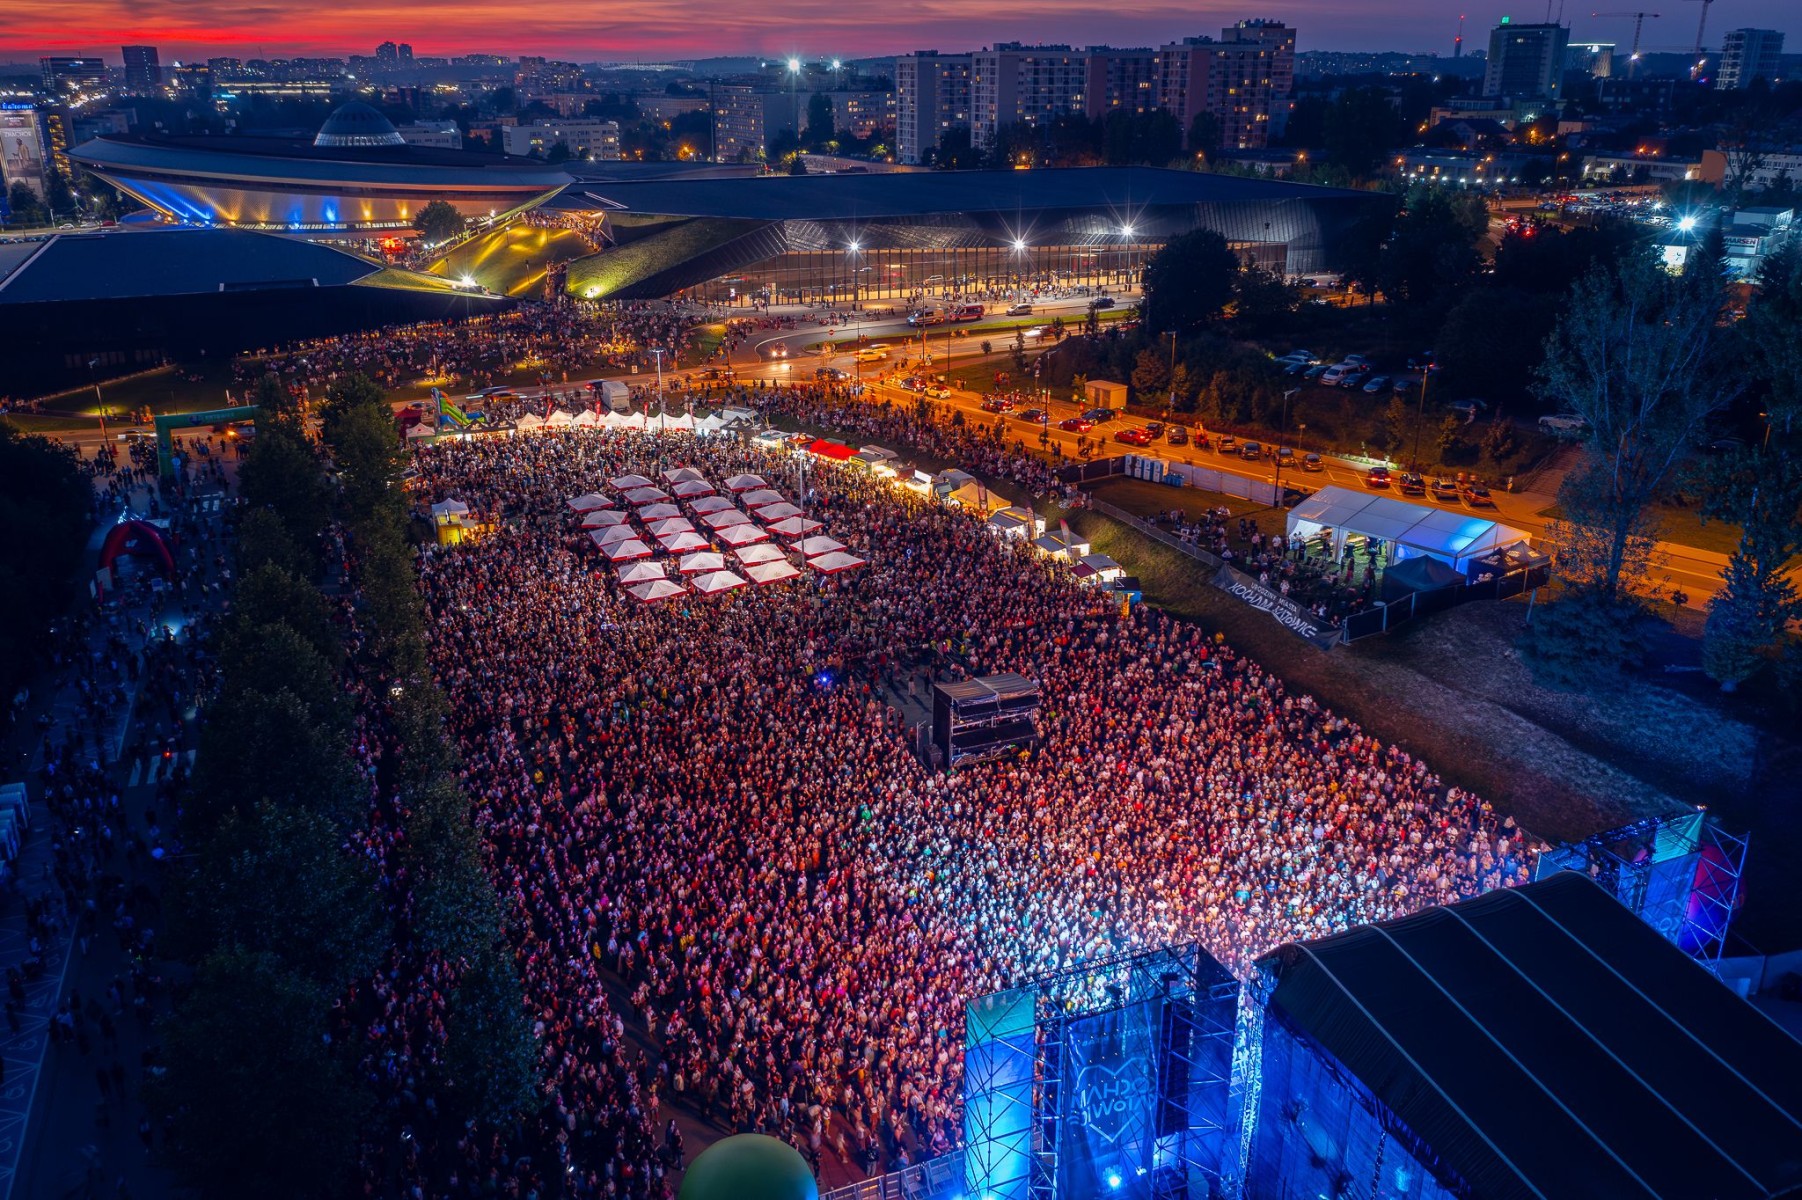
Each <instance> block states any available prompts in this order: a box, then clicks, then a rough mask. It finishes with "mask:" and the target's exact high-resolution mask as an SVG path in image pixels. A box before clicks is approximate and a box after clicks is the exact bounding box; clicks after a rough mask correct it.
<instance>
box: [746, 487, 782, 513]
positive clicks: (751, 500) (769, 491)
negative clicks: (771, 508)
mask: <svg viewBox="0 0 1802 1200" xmlns="http://www.w3.org/2000/svg"><path fill="white" fill-rule="evenodd" d="M738 499H739V502H740V503H741V504H743V505H744V506H745V507H746V508H763V507H765V506H766V505H770V504H781V503H782V493H781V492H779V491H777V490H776V489H775V488H757V489H755V490H753V491H749V492H746V493H745V494H744V495H742V496H740V497H739V498H738Z"/></svg>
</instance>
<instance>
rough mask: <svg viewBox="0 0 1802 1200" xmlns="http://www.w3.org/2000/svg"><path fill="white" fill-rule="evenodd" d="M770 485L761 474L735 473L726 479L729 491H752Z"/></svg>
mask: <svg viewBox="0 0 1802 1200" xmlns="http://www.w3.org/2000/svg"><path fill="white" fill-rule="evenodd" d="M768 486H769V484H767V483H765V482H764V481H763V476H761V475H734V476H733V477H732V478H730V479H728V480H726V490H727V491H729V492H750V491H755V490H756V489H758V488H760V487H768Z"/></svg>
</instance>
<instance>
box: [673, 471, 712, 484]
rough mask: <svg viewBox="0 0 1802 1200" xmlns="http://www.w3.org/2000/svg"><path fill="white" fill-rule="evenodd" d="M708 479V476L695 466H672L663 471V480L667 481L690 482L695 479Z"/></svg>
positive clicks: (703, 480)
mask: <svg viewBox="0 0 1802 1200" xmlns="http://www.w3.org/2000/svg"><path fill="white" fill-rule="evenodd" d="M706 479H707V476H705V475H703V474H701V473H700V472H699V471H697V470H695V469H694V468H693V467H671V468H670V469H669V470H667V471H665V472H663V482H665V483H689V482H692V481H695V480H700V481H702V482H705V481H706Z"/></svg>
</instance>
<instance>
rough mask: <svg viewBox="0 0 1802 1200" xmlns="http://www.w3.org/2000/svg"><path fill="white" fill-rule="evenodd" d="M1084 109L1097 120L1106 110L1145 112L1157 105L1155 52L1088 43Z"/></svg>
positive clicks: (1092, 118) (1103, 115)
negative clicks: (1087, 76)
mask: <svg viewBox="0 0 1802 1200" xmlns="http://www.w3.org/2000/svg"><path fill="white" fill-rule="evenodd" d="M1088 67H1089V82H1088V84H1087V85H1086V86H1085V87H1084V89H1083V99H1084V101H1085V111H1086V112H1087V113H1088V114H1089V118H1090V120H1094V121H1100V120H1103V119H1105V118H1106V117H1107V115H1108V114H1109V113H1113V112H1125V113H1148V112H1151V111H1152V110H1154V109H1155V108H1157V105H1158V73H1157V52H1156V51H1154V50H1151V49H1137V50H1116V49H1114V48H1113V47H1111V46H1090V47H1089V50H1088Z"/></svg>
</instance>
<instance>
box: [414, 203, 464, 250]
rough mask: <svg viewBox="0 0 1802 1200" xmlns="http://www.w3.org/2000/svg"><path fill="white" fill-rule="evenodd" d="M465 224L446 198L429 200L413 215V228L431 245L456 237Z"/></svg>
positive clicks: (454, 206) (461, 216)
mask: <svg viewBox="0 0 1802 1200" xmlns="http://www.w3.org/2000/svg"><path fill="white" fill-rule="evenodd" d="M467 225H468V222H467V221H465V220H464V219H463V214H462V213H460V212H458V211H457V206H456V205H454V204H452V203H450V202H449V201H448V200H432V201H429V202H428V203H427V204H426V205H425V206H424V207H423V208H421V209H420V210H419V211H418V212H417V213H415V214H414V216H413V228H414V229H417V230H418V231H419V236H420V237H422V238H424V239H425V240H426V242H427V243H429V244H432V245H437V244H438V243H440V242H448V241H450V240H451V239H453V238H455V237H458V236H459V235H461V234H462V232H463V230H464V229H465V228H466V227H467Z"/></svg>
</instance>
